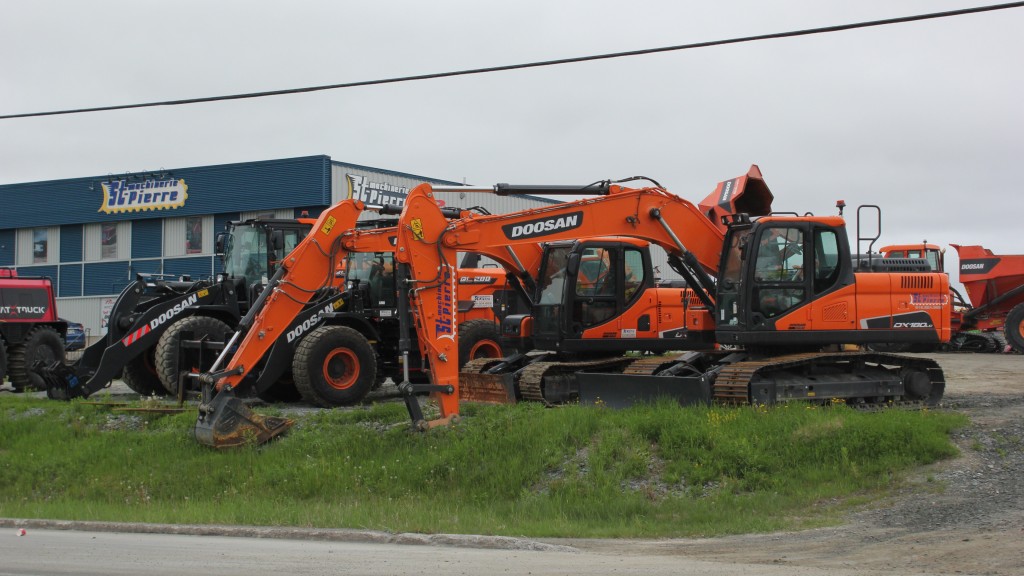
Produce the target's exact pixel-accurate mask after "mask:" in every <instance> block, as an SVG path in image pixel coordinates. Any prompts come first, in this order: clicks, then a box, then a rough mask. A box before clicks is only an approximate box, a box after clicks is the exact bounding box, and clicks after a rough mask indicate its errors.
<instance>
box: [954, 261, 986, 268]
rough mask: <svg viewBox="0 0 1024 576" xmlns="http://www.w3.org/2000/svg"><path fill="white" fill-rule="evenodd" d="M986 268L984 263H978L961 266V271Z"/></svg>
mask: <svg viewBox="0 0 1024 576" xmlns="http://www.w3.org/2000/svg"><path fill="white" fill-rule="evenodd" d="M984 268H985V264H984V263H982V262H977V263H972V264H964V265H962V266H960V269H961V270H983V269H984Z"/></svg>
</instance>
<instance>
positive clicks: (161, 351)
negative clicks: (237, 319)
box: [153, 316, 232, 394]
mask: <svg viewBox="0 0 1024 576" xmlns="http://www.w3.org/2000/svg"><path fill="white" fill-rule="evenodd" d="M185 332H191V333H192V338H194V339H195V340H201V339H204V338H206V339H209V340H213V341H217V342H222V341H223V340H224V337H225V335H229V334H230V333H231V332H232V330H231V327H230V326H228V325H227V324H225V323H224V322H221V321H220V320H218V319H216V318H212V317H210V316H189V317H188V318H182V319H181V320H178V321H177V322H175V323H174V324H171V326H170V327H169V328H167V332H164V334H163V335H162V336H160V340H159V341H158V342H157V344H156V357H155V359H154V363H153V364H154V366H156V373H157V376H158V377H159V378H160V383H161V384H162V385H163V387H164V390H166V391H167V393H169V394H177V393H178V378H179V377H180V376H181V374H182V373H183V372H191V371H193V370H196V371H199V372H202V371H205V370H207V369H209V368H210V367H211V366H213V362H214V360H216V359H217V357H216V354H212V353H211V354H207V355H205V357H204V358H203V364H204V365H203V366H184V365H182V366H178V352H179V350H178V343H179V342H181V337H182V333H185Z"/></svg>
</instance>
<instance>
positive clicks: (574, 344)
mask: <svg viewBox="0 0 1024 576" xmlns="http://www.w3.org/2000/svg"><path fill="white" fill-rule="evenodd" d="M653 277H654V274H653V272H652V266H651V257H650V251H649V248H648V245H647V243H646V242H644V241H641V240H635V239H630V238H618V237H607V238H593V239H587V240H575V241H567V242H552V243H549V244H546V245H545V246H544V256H543V260H542V263H541V271H540V275H539V278H540V282H538V286H537V293H536V297H535V298H534V302H535V305H534V308H533V317H534V331H533V345H534V346H535V347H536V348H538V349H543V350H558V351H564V352H584V351H597V350H595V346H594V344H595V342H594V340H593V339H592V338H593V336H594V332H595V331H596V332H601V331H610V332H614V333H615V334H616V335H617V334H619V333H620V331H621V330H622V326H620V324H621V323H622V322H623V321H625V319H623V314H624V313H625V312H626V311H627V310H629V309H630V307H631V306H632V304H633V302H634V301H635V300H636V299H637V298H638V297H639V295H640V294H641V293H642V292H643V290H644V289H645V288H648V287H653V285H654V283H653ZM629 329H631V328H629V327H627V328H626V330H629ZM588 331H589V333H588ZM587 336H589V337H590V338H591V339H590V340H589V342H588V341H587V340H586V337H587ZM623 345H625V343H623ZM602 351H603V352H607V350H602Z"/></svg>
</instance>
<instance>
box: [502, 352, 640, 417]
mask: <svg viewBox="0 0 1024 576" xmlns="http://www.w3.org/2000/svg"><path fill="white" fill-rule="evenodd" d="M628 362H632V359H630V358H624V357H621V356H618V357H614V358H600V359H597V360H580V361H576V362H534V363H533V364H530V365H528V366H526V367H525V368H523V370H522V371H521V372H520V374H519V382H518V386H519V393H520V395H521V396H522V397H523V399H524V400H532V401H535V402H543V403H544V404H545V405H548V406H550V405H552V404H555V403H558V402H559V401H564V400H565V398H563V397H562V396H563V395H564V396H568V395H569V393H570V390H569V388H571V387H574V385H573V384H571V383H570V381H573V380H574V379H573V378H572V375H573V374H575V373H576V372H578V371H580V370H592V369H595V368H617V367H619V366H622V365H623V364H626V363H628ZM562 375H565V376H567V378H566V379H565V380H566V382H565V383H564V385H561V384H563V383H560V382H553V381H551V380H552V379H553V378H558V377H559V376H562ZM545 378H548V379H549V382H548V383H547V384H548V385H547V386H544V387H542V386H543V385H544V384H545V382H544V379H545ZM545 388H549V390H548V394H547V395H545V394H544V391H545ZM553 388H559V389H560V391H558V392H556V391H555V390H553ZM556 395H557V396H558V397H555V396H556Z"/></svg>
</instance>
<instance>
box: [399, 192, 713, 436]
mask: <svg viewBox="0 0 1024 576" xmlns="http://www.w3.org/2000/svg"><path fill="white" fill-rule="evenodd" d="M499 188H501V189H502V190H504V191H505V193H510V191H515V190H517V189H518V187H514V186H508V185H500V186H499V187H496V188H495V189H484V190H482V191H486V192H500V191H501V190H499ZM435 190H437V191H441V190H443V189H442V188H433V187H431V185H429V184H421V185H420V186H417V187H416V188H415V189H413V190H412V191H411V192H410V193H409V196H408V198H407V200H406V203H405V208H404V210H403V211H402V215H401V217H400V219H399V226H398V246H397V254H396V258H397V259H398V261H399V262H400V263H401V264H404V265H407V266H408V270H409V274H410V283H411V288H410V302H411V306H412V310H411V311H412V313H413V316H414V318H415V327H416V330H417V333H418V335H419V342H420V345H421V348H422V351H423V353H424V354H425V355H426V357H427V358H428V359H429V362H430V366H431V373H432V375H433V378H434V387H433V392H432V395H433V396H434V399H435V400H436V401H437V403H438V404H439V406H440V409H441V415H440V418H439V420H438V421H439V422H445V421H448V420H450V419H451V418H453V417H454V416H456V415H457V414H458V411H459V390H458V386H459V376H458V362H457V359H458V356H459V353H458V323H457V321H456V318H455V308H454V295H455V293H456V288H457V274H456V269H455V265H456V263H455V255H456V253H457V252H459V251H467V252H478V253H480V254H484V255H486V256H489V257H490V258H492V259H494V260H496V261H497V262H499V263H500V264H501V265H502V266H503V267H505V269H506V270H508V271H509V272H510V273H513V274H519V271H520V270H521V269H523V268H524V267H526V268H528V269H533V270H536V269H537V268H538V267H539V266H538V265H537V263H536V261H533V260H531V261H530V262H528V263H524V262H523V260H524V258H535V259H538V260H539V258H540V257H541V250H540V248H539V246H538V242H542V241H543V242H546V241H557V240H567V239H575V238H582V237H593V236H609V235H617V236H629V237H634V238H638V239H642V240H646V241H648V242H651V243H653V244H657V245H659V246H661V247H663V248H664V249H665V250H666V251H667V252H668V253H669V254H670V255H672V256H676V257H678V258H679V259H680V261H681V262H682V266H683V268H684V270H685V275H688V276H690V278H688V280H690V281H691V282H693V283H694V284H693V286H695V287H699V289H698V290H697V291H698V293H701V295H702V300H704V302H705V304H706V305H708V306H709V307H712V306H713V305H714V302H713V290H712V286H711V284H712V281H711V280H710V278H709V273H710V274H714V273H715V272H716V271H717V268H718V264H719V257H720V251H721V248H722V243H723V238H724V236H723V233H722V231H721V229H719V228H718V227H717V226H716V225H715V224H713V223H712V222H711V221H710V220H709V219H708V216H707V215H705V214H704V213H703V212H702V211H701V210H700V209H698V208H697V207H696V206H694V205H693V204H691V203H690V202H688V201H686V200H684V199H682V198H680V197H678V196H676V195H674V194H671V193H669V192H667V191H666V190H664V189H662V188H660V187H649V188H626V187H621V186H616V185H611V186H608V187H607V189H606V191H605V192H604V194H603V195H602V196H598V197H594V198H586V199H583V200H576V201H571V202H565V203H561V204H556V205H552V206H548V207H543V208H537V209H532V210H525V211H521V212H515V213H511V214H504V215H486V216H477V215H472V216H470V217H467V218H463V219H460V220H456V221H452V222H449V221H448V220H447V219H445V218H444V216H443V215H442V214H441V213H440V211H439V209H438V207H437V203H436V202H435V200H434V191H435ZM459 190H460V191H466V189H464V188H459ZM526 191H527V192H529V193H541V194H543V193H545V192H548V190H547V189H544V188H537V187H531V188H529V189H528V190H526ZM530 245H533V246H538V247H537V250H536V252H530V251H527V250H523V248H524V247H527V246H530ZM524 254H525V255H524ZM524 264H526V266H524Z"/></svg>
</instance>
